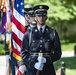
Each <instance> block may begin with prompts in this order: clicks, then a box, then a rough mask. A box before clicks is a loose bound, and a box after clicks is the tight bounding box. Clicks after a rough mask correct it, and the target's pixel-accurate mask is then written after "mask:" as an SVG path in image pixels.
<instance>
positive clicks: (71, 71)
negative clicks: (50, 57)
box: [54, 57, 76, 75]
mask: <svg viewBox="0 0 76 75" xmlns="http://www.w3.org/2000/svg"><path fill="white" fill-rule="evenodd" d="M62 61H64V62H65V73H66V75H76V57H64V58H61V59H60V60H58V61H56V62H55V63H54V66H55V69H58V70H59V71H60V68H61V62H62Z"/></svg>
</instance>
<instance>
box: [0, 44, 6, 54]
mask: <svg viewBox="0 0 76 75" xmlns="http://www.w3.org/2000/svg"><path fill="white" fill-rule="evenodd" d="M4 52H5V51H4V47H3V44H1V43H0V55H3V54H4Z"/></svg>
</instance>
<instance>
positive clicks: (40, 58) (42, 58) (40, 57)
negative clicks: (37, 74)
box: [37, 56, 46, 63]
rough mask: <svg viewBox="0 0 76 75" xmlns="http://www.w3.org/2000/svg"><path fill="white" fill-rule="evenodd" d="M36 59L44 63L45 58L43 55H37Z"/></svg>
mask: <svg viewBox="0 0 76 75" xmlns="http://www.w3.org/2000/svg"><path fill="white" fill-rule="evenodd" d="M37 60H38V62H39V63H46V58H44V57H42V56H39V57H38V58H37Z"/></svg>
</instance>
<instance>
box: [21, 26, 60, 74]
mask: <svg viewBox="0 0 76 75" xmlns="http://www.w3.org/2000/svg"><path fill="white" fill-rule="evenodd" d="M39 52H42V53H50V56H49V57H45V58H46V63H45V65H44V68H43V70H42V71H41V72H40V75H55V70H54V67H53V62H55V61H57V60H58V59H60V57H61V45H60V41H59V36H58V33H57V32H56V30H55V29H52V28H49V27H48V26H46V27H45V30H44V33H43V34H42V36H41V35H40V32H39V31H38V29H37V26H36V27H35V28H34V29H33V31H32V38H31V45H30V47H29V31H27V32H26V33H25V35H24V38H23V42H22V48H21V56H22V59H23V61H24V63H25V64H26V65H27V66H28V67H27V73H26V74H27V75H36V71H37V70H36V69H35V68H34V65H35V63H36V62H37V56H31V53H39Z"/></svg>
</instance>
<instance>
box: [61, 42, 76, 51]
mask: <svg viewBox="0 0 76 75" xmlns="http://www.w3.org/2000/svg"><path fill="white" fill-rule="evenodd" d="M75 45H76V43H65V44H61V48H62V51H67V50H74V46H75Z"/></svg>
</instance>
